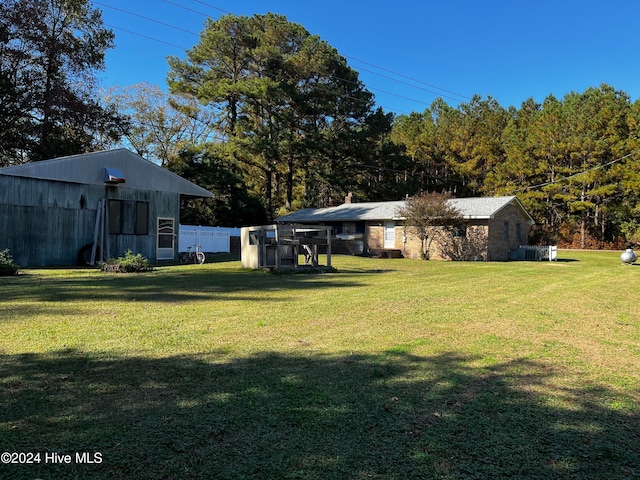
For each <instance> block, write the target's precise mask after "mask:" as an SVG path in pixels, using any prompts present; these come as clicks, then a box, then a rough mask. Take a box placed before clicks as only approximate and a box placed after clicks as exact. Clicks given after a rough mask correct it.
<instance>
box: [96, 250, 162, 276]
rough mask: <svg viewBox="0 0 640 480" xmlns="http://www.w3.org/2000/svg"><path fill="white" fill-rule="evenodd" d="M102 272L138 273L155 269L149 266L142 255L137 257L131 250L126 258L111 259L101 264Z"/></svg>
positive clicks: (127, 252) (125, 255) (126, 254)
mask: <svg viewBox="0 0 640 480" xmlns="http://www.w3.org/2000/svg"><path fill="white" fill-rule="evenodd" d="M100 270H102V271H103V272H114V273H136V272H150V271H152V270H153V267H152V266H151V265H150V264H149V260H148V259H147V258H145V257H143V256H142V254H141V253H138V254H136V255H134V254H133V252H132V251H131V250H127V251H126V253H125V254H124V257H118V258H116V259H114V258H110V259H109V260H107V261H106V262H102V263H101V264H100Z"/></svg>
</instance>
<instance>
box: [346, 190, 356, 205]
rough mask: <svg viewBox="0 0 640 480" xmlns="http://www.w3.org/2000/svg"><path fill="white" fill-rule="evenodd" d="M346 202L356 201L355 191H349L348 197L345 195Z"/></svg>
mask: <svg viewBox="0 0 640 480" xmlns="http://www.w3.org/2000/svg"><path fill="white" fill-rule="evenodd" d="M344 203H355V202H354V201H353V193H352V192H349V193H348V194H347V196H346V197H344Z"/></svg>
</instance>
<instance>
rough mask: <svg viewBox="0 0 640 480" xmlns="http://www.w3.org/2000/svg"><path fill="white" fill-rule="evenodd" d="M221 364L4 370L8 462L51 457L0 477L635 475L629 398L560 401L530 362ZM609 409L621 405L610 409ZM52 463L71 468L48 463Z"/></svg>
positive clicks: (99, 361)
mask: <svg viewBox="0 0 640 480" xmlns="http://www.w3.org/2000/svg"><path fill="white" fill-rule="evenodd" d="M224 355H225V354H224V352H218V353H211V354H210V355H208V356H206V357H170V358H164V359H149V358H138V357H133V358H109V357H107V356H104V357H101V356H100V355H97V354H87V353H83V352H80V351H75V350H70V351H60V352H57V353H55V354H50V355H35V354H28V355H26V354H25V355H16V356H1V357H0V381H1V382H2V387H1V389H0V401H1V404H2V406H3V408H2V410H1V411H0V436H1V439H2V441H1V442H0V443H1V446H2V450H3V451H9V452H40V453H41V455H42V457H41V463H40V464H35V465H0V478H12V479H33V478H43V479H53V478H55V479H70V478H83V479H85V478H95V479H155V480H158V479H196V478H197V479H205V478H206V479H218V478H220V479H223V478H224V479H244V478H255V479H287V478H296V479H330V478H336V479H345V478H349V479H360V478H362V479H365V478H377V479H430V478H433V479H465V478H481V479H491V478H496V479H498V478H499V479H504V478H509V479H517V478H522V479H524V478H526V479H531V478H536V479H555V478H558V479H560V478H572V479H590V480H592V479H608V480H611V479H630V478H638V476H640V450H639V449H638V445H640V423H639V418H638V409H637V408H638V405H637V403H633V402H634V399H631V398H621V397H619V396H616V395H615V394H614V392H609V391H606V390H605V389H597V388H592V387H588V386H585V387H584V388H580V389H578V390H573V391H571V390H556V389H554V387H552V386H550V384H549V381H550V379H551V378H552V377H553V376H554V375H556V374H558V373H559V372H554V371H551V370H550V369H549V368H548V367H547V366H545V365H544V364H541V363H537V362H535V361H529V360H521V361H514V362H510V363H504V364H498V365H495V366H494V367H492V368H483V369H480V368H478V367H474V366H473V365H474V363H473V361H474V359H473V358H469V357H462V356H458V355H455V354H442V355H439V356H431V357H418V356H412V355H409V354H406V353H401V352H395V353H391V352H389V353H387V354H380V355H344V356H322V355H314V354H309V355H283V354H279V353H262V354H257V355H254V356H250V357H247V358H238V359H231V360H228V361H223V359H224V358H226V357H225V356H224ZM612 398H615V399H616V402H618V403H617V404H618V405H622V404H626V405H627V406H626V407H624V408H622V407H620V406H618V407H613V406H607V401H608V400H611V399H612ZM636 401H637V399H636ZM625 402H626V403H625ZM629 405H631V406H629ZM45 452H48V453H53V452H56V453H59V454H61V455H63V454H69V455H72V462H71V464H70V465H58V464H52V463H51V462H49V463H47V464H45V463H44V459H45V457H44V454H45ZM77 452H88V453H90V454H91V457H90V458H94V459H95V458H96V457H95V456H93V455H94V454H95V452H99V453H100V454H101V458H100V459H101V463H99V464H78V463H77V461H76V458H75V454H76V453H77Z"/></svg>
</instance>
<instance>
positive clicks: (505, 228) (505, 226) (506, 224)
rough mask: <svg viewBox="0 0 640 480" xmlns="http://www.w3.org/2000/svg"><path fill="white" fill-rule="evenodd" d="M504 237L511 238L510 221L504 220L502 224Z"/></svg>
mask: <svg viewBox="0 0 640 480" xmlns="http://www.w3.org/2000/svg"><path fill="white" fill-rule="evenodd" d="M502 237H503V238H504V239H505V240H509V222H504V224H503V226H502Z"/></svg>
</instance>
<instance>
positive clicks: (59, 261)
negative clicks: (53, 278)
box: [0, 149, 213, 267]
mask: <svg viewBox="0 0 640 480" xmlns="http://www.w3.org/2000/svg"><path fill="white" fill-rule="evenodd" d="M211 196H213V195H212V194H211V193H210V192H209V191H207V190H205V189H203V188H201V187H199V186H198V185H196V184H194V183H192V182H189V181H187V180H185V179H184V178H182V177H180V176H178V175H176V174H174V173H172V172H170V171H168V170H166V169H164V168H162V167H160V166H158V165H156V164H154V163H152V162H150V161H148V160H145V159H144V158H142V157H140V156H139V155H137V154H135V153H133V152H131V151H129V150H126V149H116V150H109V151H103V152H95V153H89V154H83V155H74V156H69V157H61V158H56V159H53V160H44V161H40V162H33V163H27V164H24V165H16V166H12V167H5V168H1V169H0V250H4V249H5V248H8V249H9V250H10V251H11V254H12V256H13V258H14V260H15V262H16V263H18V264H19V265H21V266H23V267H36V266H71V265H77V264H78V263H79V262H80V263H82V262H83V261H86V260H87V259H88V253H89V252H90V251H91V250H92V247H93V245H94V243H97V248H96V250H97V254H98V257H100V256H103V257H105V258H106V257H109V256H113V257H118V256H122V255H123V254H124V253H125V252H126V251H127V250H131V251H132V252H133V253H140V254H142V255H144V256H145V257H147V258H148V259H149V260H151V261H153V262H156V261H160V260H175V259H176V258H177V253H178V249H177V234H178V225H179V212H180V199H181V198H197V197H205V198H206V197H211Z"/></svg>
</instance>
